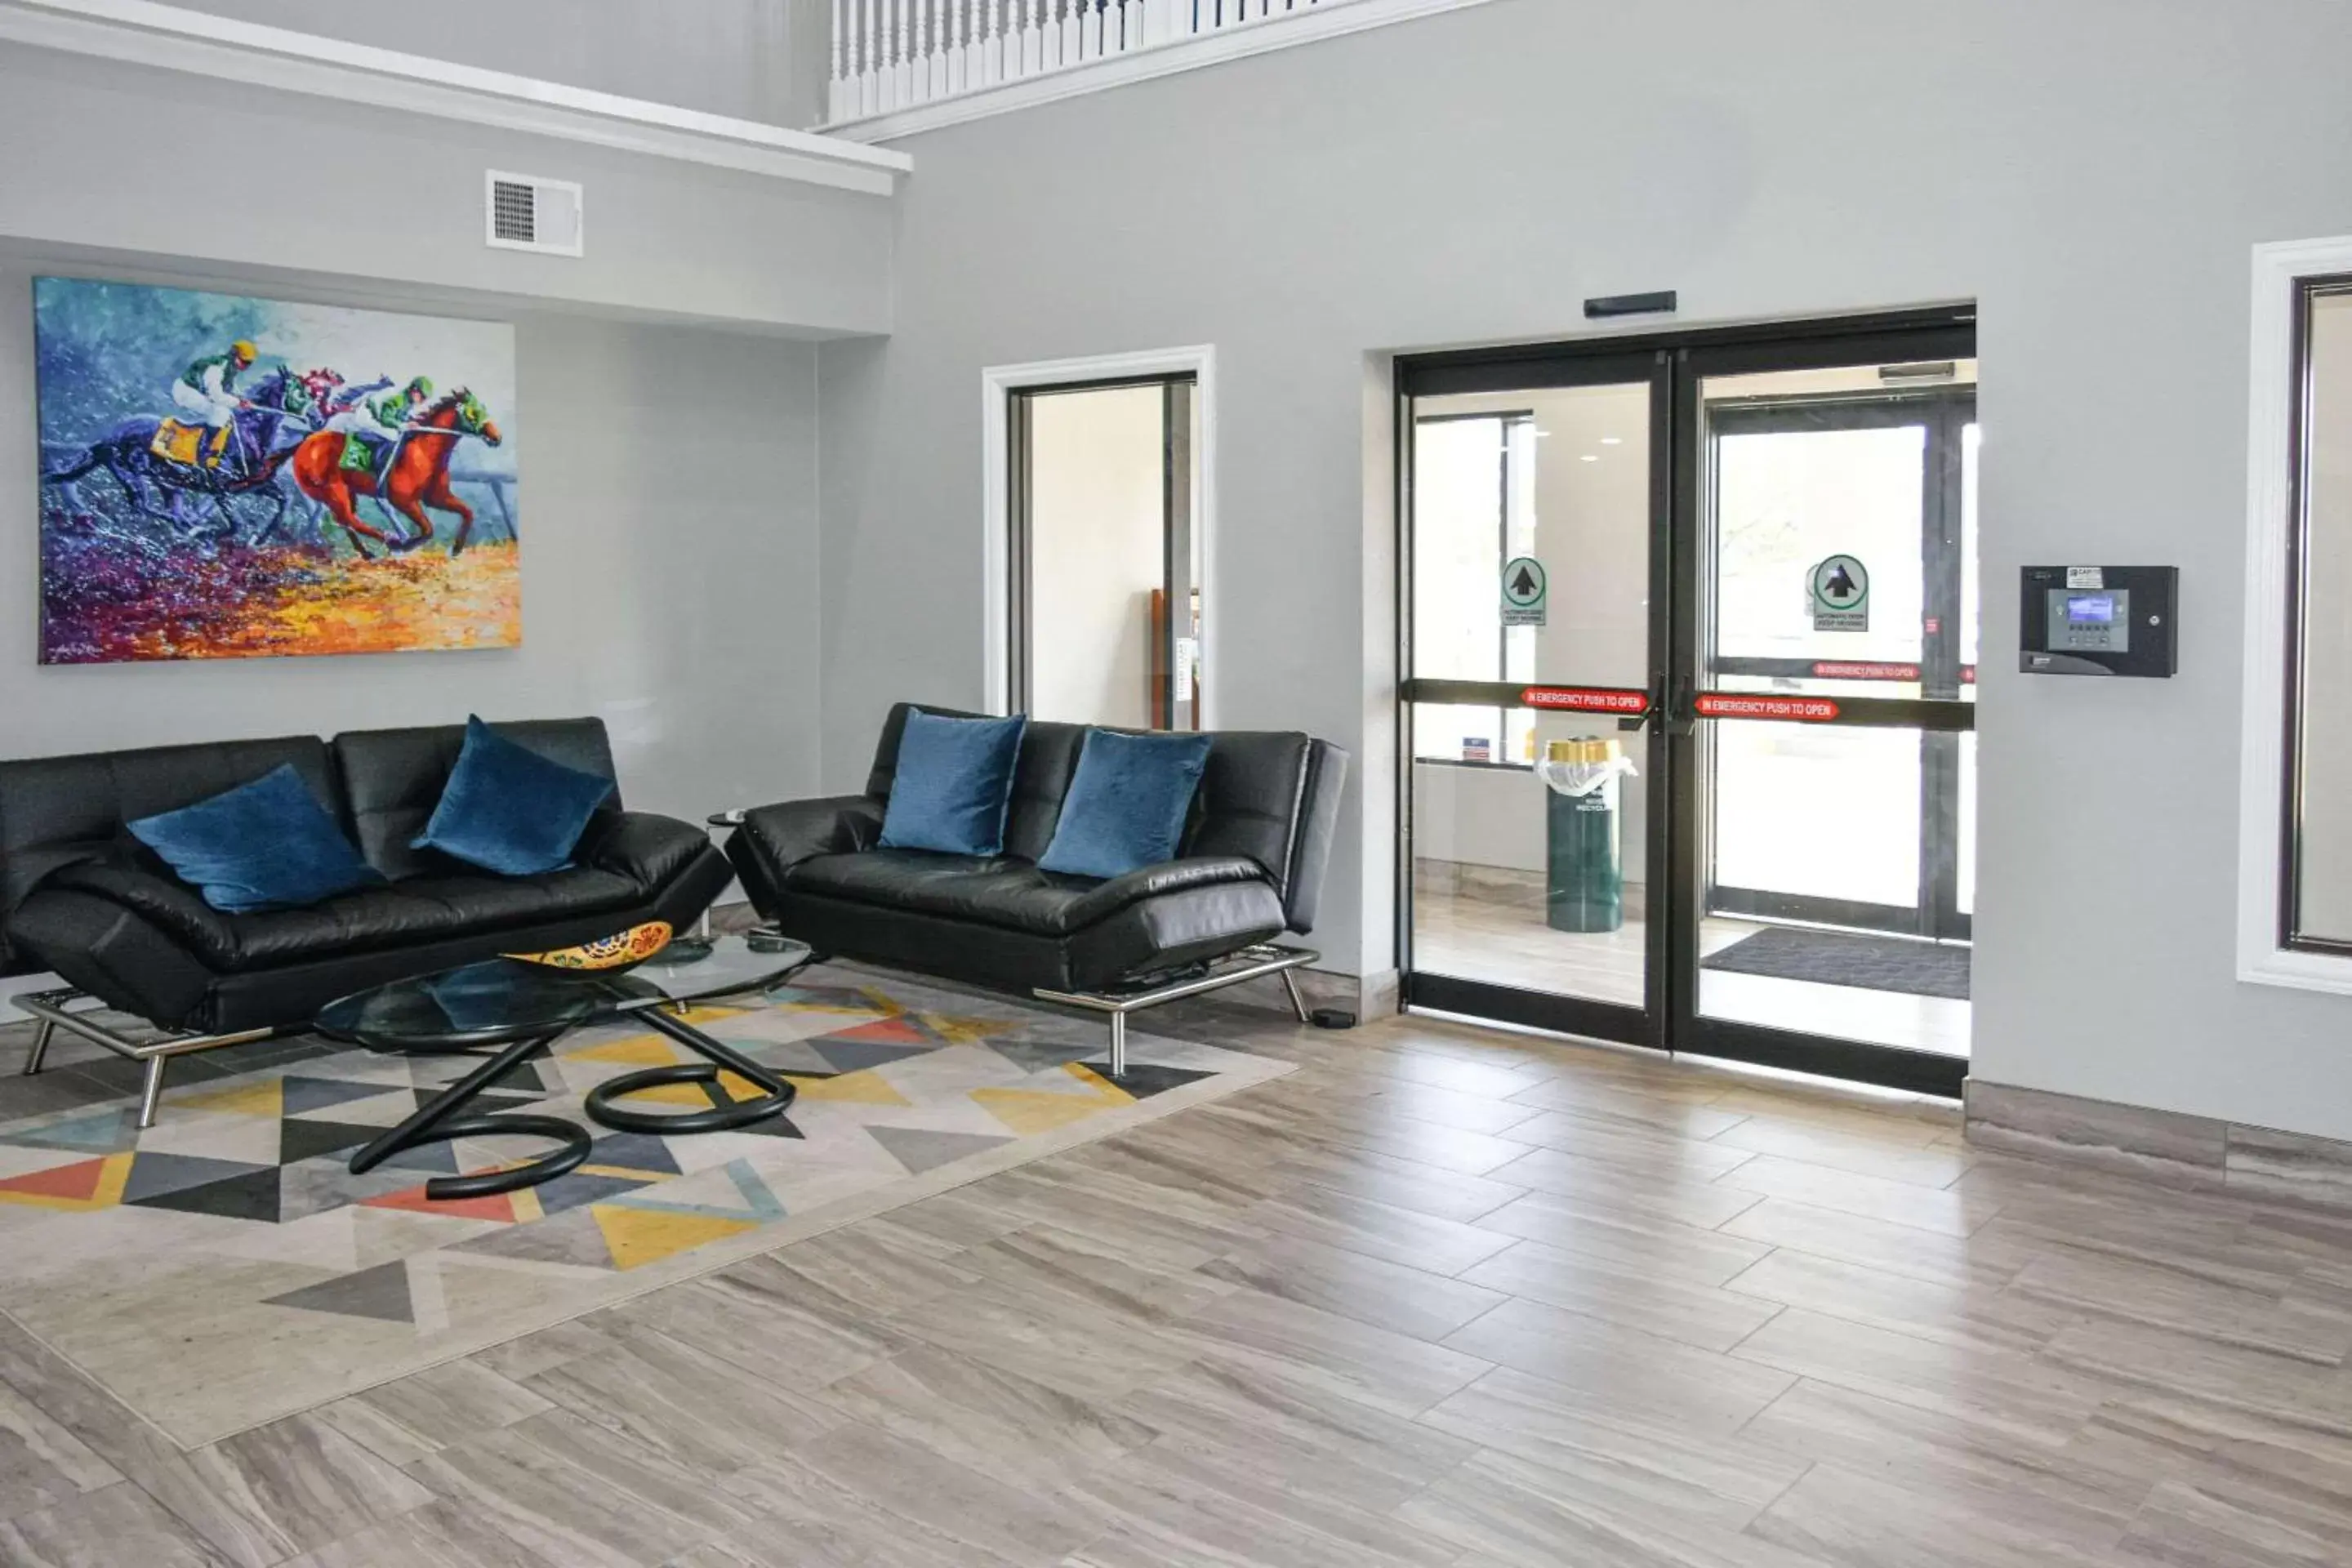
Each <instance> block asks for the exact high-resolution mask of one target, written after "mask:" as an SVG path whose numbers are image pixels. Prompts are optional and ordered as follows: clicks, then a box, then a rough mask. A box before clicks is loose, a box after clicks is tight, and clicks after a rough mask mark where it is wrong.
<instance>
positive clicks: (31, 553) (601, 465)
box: [0, 261, 817, 821]
mask: <svg viewBox="0 0 2352 1568" xmlns="http://www.w3.org/2000/svg"><path fill="white" fill-rule="evenodd" d="M38 269H40V268H38V267H37V265H28V264H26V263H23V262H18V261H7V262H0V363H5V364H8V365H14V366H25V365H29V364H30V363H32V355H33V345H32V341H31V339H32V321H31V312H30V310H27V309H26V307H25V301H26V300H28V299H29V298H30V283H29V279H30V276H31V274H32V273H33V272H34V271H36V270H38ZM198 281H202V282H205V283H208V284H211V285H213V286H216V287H225V288H231V289H234V288H236V287H237V286H238V280H237V279H236V278H234V277H216V278H211V279H200V280H198ZM281 297H288V296H284V295H282V294H281ZM299 297H300V298H305V299H319V300H323V301H324V302H328V303H334V302H338V300H337V299H336V297H335V295H334V294H333V293H332V292H331V291H324V292H321V291H315V290H305V291H303V292H302V293H301V294H300V295H299ZM516 339H517V349H516V353H517V359H518V372H519V379H520V408H519V410H518V413H517V415H516V416H515V423H516V424H517V425H518V426H519V427H520V430H521V432H522V443H521V444H522V448H523V450H524V452H525V454H526V456H525V458H524V467H523V470H522V478H521V502H522V509H523V516H522V525H523V526H522V542H523V589H522V591H523V642H522V646H521V647H520V648H513V649H504V650H498V651H483V652H467V653H412V654H386V655H376V656H368V657H353V658H272V659H243V660H233V661H222V662H206V663H186V664H141V665H106V666H78V667H64V668H40V667H38V666H37V665H36V664H35V663H34V662H33V659H34V652H35V649H34V637H35V633H34V628H35V627H36V626H37V625H38V616H39V604H40V600H39V584H38V574H37V562H38V548H37V533H38V514H37V508H36V505H35V498H36V496H37V479H36V477H35V467H34V461H35V459H34V454H35V452H36V450H37V430H36V427H35V421H34V410H33V396H32V388H31V386H30V385H29V384H27V379H26V376H25V375H23V374H15V375H12V376H10V377H9V378H8V379H7V380H6V381H5V383H0V626H7V627H9V628H11V629H12V631H13V636H12V637H10V638H9V639H8V644H9V646H8V647H5V648H0V714H5V724H0V729H5V748H6V752H7V754H8V755H10V756H38V755H43V754H47V753H55V752H79V751H91V750H102V749H107V748H112V747H121V746H145V745H163V744H168V743H171V742H181V741H202V740H211V739H220V738H226V737H236V736H257V735H280V734H289V733H315V734H331V733H332V732H334V731H337V730H346V729H362V728H370V727H375V726H382V725H394V724H429V723H451V722H462V721H464V719H465V717H466V715H467V713H468V712H479V713H480V714H482V715H483V716H484V717H485V718H488V719H491V720H499V719H521V718H550V717H561V716H569V715H573V714H584V713H594V714H600V715H602V716H603V717H604V721H605V722H606V723H607V725H609V726H610V728H611V731H612V736H613V742H614V754H615V757H616V759H617V760H618V763H619V765H620V772H621V778H622V782H623V784H624V787H625V791H626V794H627V797H628V799H629V802H630V804H631V805H636V806H642V807H645V808H647V809H651V810H656V811H666V812H670V813H673V814H676V815H678V816H686V817H688V819H689V820H694V821H699V820H700V819H701V817H702V816H703V815H704V814H705V813H707V812H709V811H713V810H717V809H719V808H720V807H723V806H728V805H743V804H747V803H756V802H759V801H768V800H777V799H785V798H790V797H792V796H793V795H799V794H805V793H809V792H810V791H812V790H813V789H814V786H815V785H816V784H817V757H816V746H815V742H816V732H817V699H816V693H815V690H814V687H813V686H812V685H811V684H809V683H807V682H805V681H799V680H792V679H778V672H779V671H794V670H805V669H807V668H811V667H812V665H813V664H814V659H815V657H816V623H817V597H816V584H815V583H814V580H813V578H812V577H811V576H810V574H808V571H807V563H808V561H809V558H810V556H811V555H812V553H813V552H814V551H815V549H816V546H817V524H816V515H815V487H814V476H815V445H816V409H815V401H816V384H815V364H814V360H815V353H816V351H815V348H814V346H813V345H811V344H807V343H795V342H781V341H777V340H773V339H768V338H755V337H744V336H730V335H728V334H723V333H719V332H711V331H698V330H692V329H686V328H677V327H658V326H648V325H642V324H634V323H619V322H609V321H590V320H586V319H583V318H580V317H573V316H551V315H524V316H521V317H520V318H519V319H517V333H516ZM747 468H748V469H750V470H752V471H756V472H757V473H758V474H760V475H761V476H762V477H761V480H760V482H758V483H756V484H748V483H745V482H743V481H742V480H741V479H740V478H739V477H738V476H739V475H740V473H742V472H743V471H745V470H746V469H747Z"/></svg>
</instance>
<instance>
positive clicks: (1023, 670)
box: [988, 355, 1209, 730]
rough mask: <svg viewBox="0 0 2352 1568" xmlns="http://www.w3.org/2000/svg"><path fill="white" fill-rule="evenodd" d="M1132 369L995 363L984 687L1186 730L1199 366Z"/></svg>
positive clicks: (1194, 683)
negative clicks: (992, 567) (992, 575)
mask: <svg viewBox="0 0 2352 1568" xmlns="http://www.w3.org/2000/svg"><path fill="white" fill-rule="evenodd" d="M1129 363H1133V362H1128V361H1123V360H1122V361H1109V362H1095V363H1088V362H1072V363H1067V364H1064V365H1058V366H1032V367H1020V368H1017V369H1015V370H1013V371H1003V372H992V373H990V378H989V388H988V390H989V396H990V400H991V414H992V418H991V426H992V429H991V440H992V448H993V449H992V458H995V462H993V463H992V476H991V478H992V483H991V500H992V508H991V513H992V515H991V522H992V527H991V538H992V555H994V556H995V557H996V559H997V561H998V565H997V567H996V572H997V573H998V574H999V575H998V578H997V599H998V601H999V602H1001V604H1002V605H1003V613H1002V614H1001V615H992V617H991V622H992V639H991V640H992V648H991V650H990V651H991V658H992V664H993V666H994V667H995V670H996V671H1001V676H999V677H998V678H997V679H994V680H992V686H993V687H994V689H995V690H996V693H997V701H998V704H999V710H1001V711H1007V712H1025V713H1030V714H1033V715H1034V716H1035V717H1037V718H1040V719H1049V720H1055V721H1062V722H1067V723H1080V724H1103V725H1110V726H1115V727H1118V728H1125V729H1139V730H1147V729H1148V730H1197V729H1199V728H1201V727H1202V709H1203V706H1204V699H1203V693H1202V677H1203V675H1204V674H1205V673H1206V670H1205V665H1206V656H1205V652H1204V643H1205V637H1204V632H1205V628H1206V621H1207V610H1208V605H1207V603H1206V598H1207V595H1206V580H1207V576H1208V546H1209V537H1208V535H1209V515H1208V512H1209V509H1208V505H1207V501H1208V496H1207V487H1206V485H1205V483H1204V473H1205V465H1206V459H1207V451H1206V445H1207V439H1206V438H1207V422H1206V415H1207V409H1206V402H1207V398H1206V395H1205V389H1204V385H1203V377H1204V374H1205V372H1206V369H1207V366H1206V363H1205V362H1200V363H1195V362H1192V360H1191V359H1190V357H1189V355H1178V356H1174V363H1171V362H1169V361H1164V360H1163V361H1160V362H1157V363H1134V368H1132V369H1129V368H1127V367H1128V366H1129ZM1090 370H1092V371H1095V372H1096V374H1087V373H1088V371H1090ZM1105 372H1113V373H1114V374H1104V373H1105ZM999 542H1001V545H1000V543H999Z"/></svg>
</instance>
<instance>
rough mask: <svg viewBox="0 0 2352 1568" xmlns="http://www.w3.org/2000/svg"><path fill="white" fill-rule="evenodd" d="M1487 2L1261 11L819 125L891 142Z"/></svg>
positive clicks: (1385, 2) (1391, 1)
mask: <svg viewBox="0 0 2352 1568" xmlns="http://www.w3.org/2000/svg"><path fill="white" fill-rule="evenodd" d="M1488 3H1489V0H1350V3H1349V4H1348V5H1318V6H1316V7H1314V8H1313V9H1311V10H1307V11H1294V12H1290V13H1288V14H1286V15H1284V16H1269V17H1267V18H1266V19H1265V21H1263V22H1249V23H1244V24H1242V25H1239V26H1230V27H1220V28H1218V29H1217V30H1216V31H1214V32H1209V33H1200V34H1195V35H1194V36H1192V37H1187V38H1178V39H1176V40H1174V41H1172V42H1170V43H1164V44H1154V45H1152V46H1150V47H1148V48H1141V49H1134V50H1130V51H1129V52H1127V53H1124V54H1117V55H1106V56H1104V57H1103V58H1101V59H1099V60H1089V61H1087V63H1086V64H1084V65H1079V66H1070V67H1066V68H1062V69H1059V70H1053V71H1046V72H1045V73H1043V74H1041V75H1037V76H1031V77H1022V78H1020V79H1016V80H1013V81H1008V82H1003V83H1001V84H999V85H997V86H995V87H989V88H982V89H980V90H978V91H976V92H967V93H964V94H962V95H961V96H959V97H956V98H946V99H941V100H939V101H938V102H936V103H926V104H922V105H920V106H919V107H917V108H914V109H904V110H896V111H894V112H892V113H889V114H871V115H867V116H866V117H864V118H862V119H858V120H842V121H835V122H833V123H832V124H830V125H825V126H821V127H820V128H819V129H820V130H822V131H824V132H825V133H827V134H828V135H834V136H840V137H845V138H846V139H848V140H850V141H853V142H893V141H896V140H897V139H898V138H899V137H901V136H912V135H915V134H917V133H918V132H924V131H937V130H939V129H940V128H941V127H943V126H948V125H961V124H962V123H963V122H964V121H968V120H983V119H986V118H987V117H988V116H990V115H992V114H1010V113H1012V112H1013V111H1014V110H1021V109H1034V108H1035V107H1037V106H1038V105H1039V104H1041V103H1055V102H1058V101H1060V100H1063V99H1066V98H1078V97H1082V96H1084V95H1085V94H1087V93H1090V92H1102V91H1105V90H1107V89H1110V88H1114V87H1124V86H1126V85H1127V84H1128V83H1129V82H1136V81H1150V80H1151V79H1153V78H1155V77H1163V76H1173V75H1175V74H1176V73H1177V72H1179V71H1189V70H1199V69H1201V68H1202V67H1204V66H1218V65H1223V64H1224V63H1225V62H1226V61H1228V60H1237V59H1243V58H1247V57H1248V56H1251V55H1262V54H1265V53H1266V52H1267V51H1269V50H1272V49H1286V48H1290V47H1294V46H1295V45H1298V44H1311V43H1314V42H1315V41H1316V40H1318V39H1319V38H1336V37H1341V36H1343V35H1345V34H1348V33H1360V32H1362V31H1364V30H1365V29H1366V28H1368V27H1385V26H1391V25H1392V24H1394V23H1397V22H1411V21H1414V20H1417V19H1419V18H1420V17H1423V16H1436V15H1438V14H1440V13H1441V12H1445V11H1459V10H1462V9H1464V8H1465V7H1466V6H1471V5H1486V4H1488Z"/></svg>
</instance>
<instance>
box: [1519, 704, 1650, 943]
mask: <svg viewBox="0 0 2352 1568" xmlns="http://www.w3.org/2000/svg"><path fill="white" fill-rule="evenodd" d="M1536 772H1537V774H1538V777H1540V778H1541V779H1542V780H1543V782H1544V784H1545V795H1546V800H1545V811H1546V818H1545V840H1546V854H1545V860H1546V869H1547V875H1546V878H1545V896H1544V919H1545V921H1546V923H1547V924H1549V926H1550V927H1551V929H1552V930H1554V931H1588V932H1590V931H1617V930H1620V929H1621V928H1622V927H1623V925H1624V924H1625V861H1624V834H1623V828H1622V818H1621V816H1620V815H1619V809H1618V808H1619V805H1620V804H1621V803H1620V799H1619V796H1620V795H1621V794H1622V790H1623V787H1624V785H1623V779H1624V775H1625V774H1627V773H1631V772H1633V763H1632V761H1631V760H1630V759H1628V758H1627V757H1626V756H1625V754H1624V752H1623V750H1622V748H1621V747H1620V746H1619V745H1618V743H1617V742H1614V741H1606V740H1580V741H1553V742H1549V744H1548V745H1547V746H1546V747H1545V749H1544V762H1543V765H1542V766H1540V767H1539V768H1538V769H1537V770H1536Z"/></svg>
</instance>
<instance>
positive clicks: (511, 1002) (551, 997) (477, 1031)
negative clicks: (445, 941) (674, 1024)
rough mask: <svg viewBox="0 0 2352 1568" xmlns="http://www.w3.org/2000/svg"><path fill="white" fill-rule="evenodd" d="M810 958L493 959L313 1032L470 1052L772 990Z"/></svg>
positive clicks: (333, 1015) (337, 1016) (668, 951)
mask: <svg viewBox="0 0 2352 1568" xmlns="http://www.w3.org/2000/svg"><path fill="white" fill-rule="evenodd" d="M808 956H809V950H808V948H807V946H806V945H805V944H803V943H800V942H787V943H785V944H783V945H782V948H780V949H779V950H778V951H775V952H761V951H755V950H754V949H753V948H752V947H751V943H750V942H747V941H746V940H745V939H744V938H742V937H740V936H721V937H715V938H709V939H680V940H679V941H677V942H673V943H672V944H671V945H670V946H669V947H667V948H665V949H663V950H662V951H661V952H657V953H656V954H655V955H654V956H653V957H652V958H649V959H647V960H646V962H645V963H640V964H638V965H637V966H636V967H635V968H633V969H626V970H622V971H620V972H618V973H614V972H612V971H609V970H607V971H596V970H579V969H551V968H548V967H546V966H545V965H542V964H537V963H524V962H523V961H521V960H520V959H513V958H490V959H484V960H482V961H481V962H479V963H467V964H462V965H460V966H458V967H457V968H455V969H445V970H442V971H441V972H439V973H435V974H422V975H416V976H415V977H413V978H410V979H406V980H395V981H393V982H391V983H390V984H383V985H378V986H375V987H373V988H372V989H370V990H366V991H361V992H358V993H355V994H352V995H350V996H345V997H343V998H341V1000H339V1001H335V1002H331V1003H329V1004H328V1005H326V1006H325V1007H323V1008H321V1009H320V1013H319V1016H318V1017H317V1019H316V1020H315V1021H314V1024H313V1026H314V1027H315V1028H317V1029H318V1031H319V1032H320V1034H322V1035H325V1036H327V1037H330V1038H332V1039H339V1040H349V1041H351V1042H352V1043H353V1044H355V1045H362V1046H368V1047H373V1048H375V1049H378V1050H388V1051H421V1052H430V1051H437V1050H468V1049H471V1048H473V1047H478V1046H493V1045H499V1044H503V1043H505V1042H507V1041H509V1040H520V1039H525V1038H528V1037H530V1036H533V1035H559V1034H562V1033H563V1032H564V1031H565V1030H567V1029H573V1028H577V1027H579V1026H581V1025H583V1024H588V1023H593V1022H594V1021H595V1020H597V1019H599V1018H607V1017H613V1016H617V1015H621V1014H625V1013H635V1012H642V1011H644V1010H645V1009H646V1008H648V1007H658V1006H661V1005H665V1004H668V1003H692V1002H707V1001H711V1000H714V999H716V998H718V997H721V996H733V995H739V994H743V993H746V992H752V991H762V990H765V989H767V988H768V987H769V986H772V985H774V984H779V983H781V982H782V981H783V980H784V979H785V978H787V977H788V976H789V975H791V974H792V973H793V971H794V970H796V969H798V968H800V967H801V966H802V965H803V964H804V963H807V962H808Z"/></svg>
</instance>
